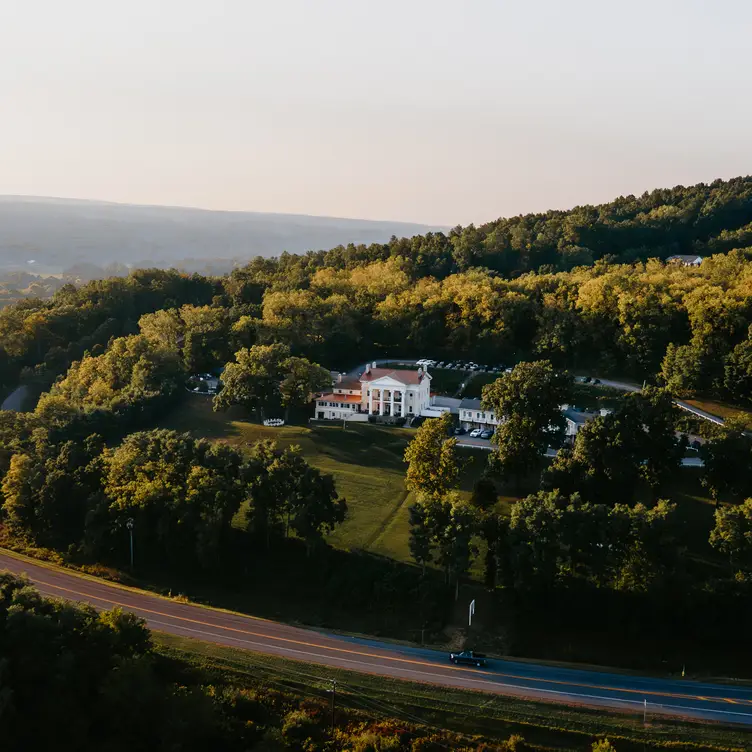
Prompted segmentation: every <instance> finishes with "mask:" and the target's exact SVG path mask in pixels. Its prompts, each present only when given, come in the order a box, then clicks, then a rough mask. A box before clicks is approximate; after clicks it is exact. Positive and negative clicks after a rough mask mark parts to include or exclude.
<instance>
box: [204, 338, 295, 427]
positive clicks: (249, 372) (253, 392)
mask: <svg viewBox="0 0 752 752" xmlns="http://www.w3.org/2000/svg"><path fill="white" fill-rule="evenodd" d="M289 357H290V348H289V347H288V346H287V345H282V344H274V345H254V346H253V347H250V348H248V349H243V350H238V352H237V353H235V362H234V363H228V364H227V365H226V366H225V370H224V372H223V373H222V389H221V391H220V392H219V394H217V396H216V397H214V409H215V410H226V409H227V408H228V407H231V406H232V405H241V406H243V407H245V408H246V409H248V410H258V412H259V414H260V415H261V417H262V418H263V412H264V407H265V406H266V405H267V404H268V403H269V402H271V401H272V400H276V399H278V398H279V385H280V382H281V381H282V379H283V378H284V375H285V374H284V370H283V363H284V362H285V361H286V360H287V359H288V358H289Z"/></svg>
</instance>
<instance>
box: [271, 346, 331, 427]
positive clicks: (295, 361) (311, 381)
mask: <svg viewBox="0 0 752 752" xmlns="http://www.w3.org/2000/svg"><path fill="white" fill-rule="evenodd" d="M283 369H284V371H285V376H284V378H283V379H282V381H281V382H280V385H279V393H280V398H281V402H282V406H283V407H284V408H285V421H287V419H288V416H289V412H290V407H293V406H296V405H297V406H298V407H303V406H304V405H307V404H308V403H309V402H310V401H311V396H312V395H313V394H315V393H316V392H320V391H322V390H323V389H326V388H328V387H331V384H332V375H331V374H330V373H329V371H327V370H326V368H322V367H321V366H320V365H318V364H317V363H311V362H310V361H309V360H307V359H306V358H298V357H295V356H292V357H289V358H287V359H286V360H285V361H284V364H283Z"/></svg>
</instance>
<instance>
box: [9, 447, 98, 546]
mask: <svg viewBox="0 0 752 752" xmlns="http://www.w3.org/2000/svg"><path fill="white" fill-rule="evenodd" d="M101 451H102V443H101V439H100V438H99V437H98V436H90V437H89V438H88V439H86V440H85V441H84V442H72V441H68V442H65V443H63V444H60V445H51V444H49V443H48V442H47V441H45V440H40V441H37V442H36V443H35V444H34V446H33V447H30V451H29V453H28V454H15V455H13V457H12V459H11V464H10V468H9V470H8V473H7V474H6V476H5V478H4V480H3V484H2V495H3V498H4V499H5V502H4V506H3V508H4V511H5V514H6V519H7V521H8V525H9V527H10V528H11V529H12V530H13V531H14V532H15V533H16V534H21V535H25V536H28V537H29V538H30V539H32V540H33V541H35V542H36V543H37V544H39V545H43V546H54V547H57V548H66V547H68V546H69V545H71V544H76V545H77V544H79V543H80V542H81V540H82V538H83V532H84V521H85V517H86V513H87V510H88V507H89V505H90V504H91V502H92V500H93V499H94V498H95V496H96V495H97V494H98V493H99V491H100V487H101V470H100V467H99V462H98V460H99V456H100V453H101Z"/></svg>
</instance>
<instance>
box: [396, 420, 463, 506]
mask: <svg viewBox="0 0 752 752" xmlns="http://www.w3.org/2000/svg"><path fill="white" fill-rule="evenodd" d="M451 426H452V416H451V415H449V413H445V414H444V415H442V416H441V417H440V418H435V419H431V420H427V421H425V423H423V425H422V426H420V428H418V430H417V432H416V434H415V437H414V438H413V440H412V441H411V442H410V443H409V444H408V446H407V448H406V449H405V462H406V463H407V466H408V467H407V475H406V478H405V485H406V486H407V489H408V490H409V491H413V492H415V493H416V494H417V495H418V496H419V497H426V498H431V499H443V498H444V497H445V496H446V495H447V493H448V492H449V491H450V490H451V489H452V488H454V487H455V486H456V484H457V480H458V478H459V474H460V469H461V468H460V462H459V458H458V456H457V440H456V439H454V438H449V431H450V429H451Z"/></svg>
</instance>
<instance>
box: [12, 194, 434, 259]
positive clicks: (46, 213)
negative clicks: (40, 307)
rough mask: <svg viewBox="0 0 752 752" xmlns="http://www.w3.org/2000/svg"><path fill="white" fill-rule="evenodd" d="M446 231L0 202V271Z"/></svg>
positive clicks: (243, 254) (68, 202)
mask: <svg viewBox="0 0 752 752" xmlns="http://www.w3.org/2000/svg"><path fill="white" fill-rule="evenodd" d="M446 229H447V228H445V227H439V226H436V227H432V226H429V225H422V224H412V223H408V222H390V221H376V220H365V219H346V218H339V217H319V216H309V215H303V214H270V213H262V212H245V211H215V210H207V209H197V208H187V207H175V206H148V205H136V204H119V203H110V202H104V201H88V200H79V199H60V198H43V197H34V196H0V271H26V272H32V273H36V274H58V273H61V272H63V271H64V270H66V269H69V268H71V267H73V266H75V265H87V264H93V265H96V266H99V267H103V266H107V265H112V264H118V265H124V266H132V267H145V266H159V267H165V266H186V265H187V266H191V267H192V266H196V264H191V263H187V264H186V263H185V262H189V261H191V260H193V261H201V262H209V263H210V262H211V261H216V260H229V259H235V260H238V261H247V260H249V259H251V258H253V257H256V256H264V257H269V256H278V255H279V254H280V253H282V252H283V251H288V252H289V253H304V252H306V251H309V250H320V249H329V248H332V247H334V246H337V245H339V244H344V245H346V244H348V243H356V244H358V243H366V244H368V243H378V242H386V241H388V240H389V238H390V237H391V236H392V235H396V236H398V237H412V236H413V235H419V234H423V233H425V232H429V231H431V230H446ZM199 266H200V265H199Z"/></svg>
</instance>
